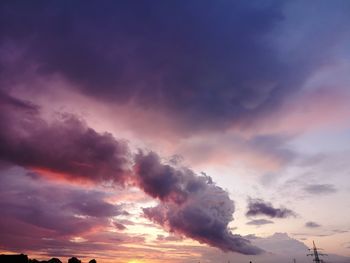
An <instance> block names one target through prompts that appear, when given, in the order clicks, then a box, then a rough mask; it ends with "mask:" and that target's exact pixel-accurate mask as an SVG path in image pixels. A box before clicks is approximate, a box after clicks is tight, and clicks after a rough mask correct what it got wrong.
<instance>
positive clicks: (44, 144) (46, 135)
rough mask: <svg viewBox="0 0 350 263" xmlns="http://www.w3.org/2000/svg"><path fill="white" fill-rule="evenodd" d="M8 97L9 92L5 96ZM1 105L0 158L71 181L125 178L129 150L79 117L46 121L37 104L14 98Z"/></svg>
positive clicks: (63, 117) (62, 117) (60, 116)
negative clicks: (90, 126)
mask: <svg viewBox="0 0 350 263" xmlns="http://www.w3.org/2000/svg"><path fill="white" fill-rule="evenodd" d="M2 97H4V96H2ZM5 99H6V101H5V100H4V99H3V102H6V103H3V104H2V105H1V106H0V110H1V113H0V121H1V126H0V127H1V130H0V144H1V145H2V147H1V149H0V159H1V160H3V161H8V162H12V163H15V164H17V165H21V166H25V167H30V168H32V169H37V170H41V171H42V170H44V171H49V172H55V173H59V175H61V176H63V177H69V178H70V179H79V178H80V179H86V180H91V181H115V182H118V183H122V182H123V181H125V178H124V176H125V172H126V171H127V166H128V158H129V156H128V155H129V152H128V151H129V150H128V147H127V144H126V143H125V142H124V141H122V140H120V141H117V140H115V139H114V138H113V136H112V135H111V134H108V133H104V134H99V133H97V132H96V131H95V130H93V129H91V128H89V127H87V126H86V125H85V123H84V122H83V121H81V120H80V119H78V118H77V117H75V116H73V115H67V114H58V115H56V119H55V120H52V121H51V122H48V121H45V120H44V119H43V118H42V117H41V116H40V115H39V112H38V110H37V107H34V106H32V105H31V104H29V103H27V102H24V101H20V100H18V99H15V98H12V97H9V96H8V97H7V98H6V97H5Z"/></svg>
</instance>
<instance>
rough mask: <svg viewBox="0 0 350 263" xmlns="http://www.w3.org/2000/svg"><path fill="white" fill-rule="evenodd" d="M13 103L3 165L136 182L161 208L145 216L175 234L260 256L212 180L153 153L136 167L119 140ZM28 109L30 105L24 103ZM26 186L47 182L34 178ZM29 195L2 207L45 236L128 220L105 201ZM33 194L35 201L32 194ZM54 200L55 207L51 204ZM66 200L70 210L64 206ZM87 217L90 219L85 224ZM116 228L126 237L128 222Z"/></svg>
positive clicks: (6, 120) (6, 111) (4, 123)
mask: <svg viewBox="0 0 350 263" xmlns="http://www.w3.org/2000/svg"><path fill="white" fill-rule="evenodd" d="M14 100H15V99H13V100H8V101H7V103H3V104H2V105H0V107H1V112H0V121H1V130H0V143H1V145H2V147H1V150H0V159H1V160H4V161H7V162H10V163H14V164H17V165H19V166H23V167H27V168H30V169H33V168H34V169H42V170H50V171H52V172H55V173H56V174H54V175H53V176H58V177H61V176H62V175H61V174H62V173H63V174H64V176H65V177H67V178H70V179H88V180H90V181H93V182H98V183H101V182H105V181H107V182H112V183H114V184H124V183H125V181H128V182H129V183H131V182H133V183H134V184H135V185H136V186H138V187H139V188H141V189H142V190H143V191H145V192H146V193H147V194H149V195H150V196H152V197H154V198H158V199H159V200H160V201H161V203H160V204H159V205H158V206H157V207H153V208H145V209H144V213H145V215H146V216H147V217H148V218H150V219H151V220H153V221H154V222H156V223H158V224H160V225H162V226H164V227H165V228H167V229H169V230H170V231H174V232H177V233H179V234H181V235H184V236H187V237H189V238H193V239H195V240H197V241H199V242H201V243H206V244H208V245H210V246H213V247H217V248H219V249H221V250H223V251H235V252H239V253H243V254H258V253H260V252H261V250H260V249H259V248H257V247H255V246H253V245H251V244H250V242H249V241H248V240H246V239H244V238H242V237H241V236H239V235H234V234H232V232H231V231H230V230H229V229H228V224H229V223H230V221H231V220H232V219H233V218H232V214H233V212H234V203H233V201H232V200H231V199H230V198H229V196H228V193H227V192H226V191H224V190H223V189H222V188H220V187H218V186H216V185H215V184H214V183H213V181H212V180H211V178H210V177H208V176H206V175H205V174H204V175H202V176H198V175H196V174H195V173H194V172H192V171H191V170H190V169H188V168H183V167H174V166H171V165H170V164H164V163H162V162H161V160H160V158H159V156H158V155H157V154H155V153H153V152H150V153H148V154H144V153H143V152H142V151H140V152H139V153H138V154H137V155H135V158H134V160H130V159H131V154H129V150H128V147H127V145H125V144H124V143H123V142H120V141H117V140H115V139H114V137H113V136H112V135H110V134H99V133H97V132H95V131H94V130H92V129H91V128H89V127H87V126H86V125H85V124H84V123H82V122H81V121H80V120H78V119H77V118H76V117H74V116H68V117H65V116H64V117H62V118H59V119H58V120H54V121H52V122H50V123H48V122H46V121H45V120H44V119H42V118H41V117H40V115H39V113H40V112H39V110H35V111H34V112H33V110H32V109H31V108H30V109H29V111H28V109H27V107H26V106H24V107H22V106H20V107H17V106H18V103H13V102H14ZM14 104H15V105H14ZM19 104H20V105H22V104H21V103H19ZM23 105H26V104H25V102H23ZM131 163H133V165H134V166H133V167H131V165H130V164H131ZM170 163H171V164H172V165H175V164H174V162H170ZM127 168H128V169H127ZM131 169H132V170H131ZM40 172H41V170H39V173H40ZM57 173H59V174H57ZM27 178H30V179H31V180H39V179H40V177H38V176H34V175H33V174H30V175H29V176H27ZM2 187H5V188H4V190H5V189H11V188H9V187H7V186H6V184H3V185H2ZM23 187H24V186H23V185H22V188H18V187H16V188H17V191H16V192H14V193H12V194H11V192H10V193H7V191H2V192H1V194H3V195H4V197H3V198H2V199H0V200H4V203H2V202H0V205H2V207H1V208H2V209H3V210H6V212H7V213H9V216H13V217H15V218H17V219H18V220H21V221H23V222H25V223H26V224H29V225H35V226H37V227H40V228H44V229H49V230H54V231H58V232H60V233H67V234H72V233H71V231H73V232H74V233H79V232H80V231H83V230H88V229H91V228H92V227H93V226H95V225H96V224H98V222H100V221H101V220H102V221H103V222H105V220H107V218H109V217H112V216H115V215H121V214H123V215H125V214H127V212H125V211H122V210H121V209H120V208H119V207H116V206H114V205H112V204H109V203H107V202H105V201H103V199H101V198H100V197H98V196H97V197H94V195H90V194H86V195H85V194H84V193H80V192H78V193H74V194H72V193H69V192H67V193H65V195H64V193H63V192H62V191H57V190H56V189H50V188H47V189H45V188H43V190H39V189H38V188H39V186H38V187H37V188H35V190H36V191H34V190H33V189H31V188H30V187H29V188H28V189H27V188H25V187H24V188H23ZM28 191H31V192H33V191H34V192H35V193H31V194H29V193H28ZM17 195H19V196H17ZM29 197H30V198H31V200H30V202H29V203H28V204H26V203H25V202H24V201H27V200H28V199H27V198H29ZM60 197H62V200H61V198H60ZM50 198H51V199H52V201H50V202H48V201H47V200H50ZM63 200H65V202H64V203H60V202H61V201H63ZM67 200H69V201H67ZM58 210H59V212H57V211H58ZM67 211H68V212H67ZM56 212H57V214H56ZM72 213H74V214H72ZM73 215H77V216H73ZM86 217H88V218H89V219H88V220H86V219H85V218H86ZM114 225H115V227H116V228H118V229H120V230H123V229H124V228H125V225H124V224H123V223H121V222H117V223H115V224H114Z"/></svg>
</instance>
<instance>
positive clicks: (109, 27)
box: [0, 1, 349, 129]
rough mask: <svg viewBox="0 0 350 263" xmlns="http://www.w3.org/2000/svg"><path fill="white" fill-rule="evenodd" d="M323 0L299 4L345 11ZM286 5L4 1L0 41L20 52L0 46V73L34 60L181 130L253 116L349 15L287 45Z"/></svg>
mask: <svg viewBox="0 0 350 263" xmlns="http://www.w3.org/2000/svg"><path fill="white" fill-rule="evenodd" d="M322 6H323V5H320V6H317V7H314V6H313V7H312V8H309V9H308V8H305V9H303V11H304V12H306V13H307V16H308V17H309V18H310V19H308V22H309V21H310V22H309V23H312V26H313V27H314V25H317V24H322V23H321V22H320V21H319V20H318V19H319V18H318V17H317V16H315V13H317V12H320V13H321V14H324V15H325V14H327V15H328V16H327V18H325V19H329V20H330V21H331V20H332V18H333V14H344V11H343V10H344V9H345V10H346V8H342V7H341V6H340V5H339V4H334V3H333V4H329V6H328V5H326V6H327V8H332V11H333V12H327V13H322V11H323V10H322ZM285 8H288V6H287V7H286V5H285V2H284V1H271V2H269V3H267V4H265V5H261V4H259V3H258V2H255V1H248V2H247V1H233V2H231V1H214V2H213V1H204V2H201V3H200V8H198V2H196V1H180V2H178V1H176V2H173V3H164V2H163V1H152V3H147V4H146V3H139V4H138V5H135V4H134V3H132V2H126V3H120V2H114V1H107V2H103V3H99V5H96V4H94V3H90V2H89V3H86V2H81V1H78V2H75V3H74V4H71V5H64V4H63V3H61V2H44V3H43V2H40V3H37V4H31V5H29V4H18V3H16V2H11V1H9V2H4V3H1V7H0V17H1V18H2V20H1V22H2V30H1V35H0V43H2V44H4V45H5V44H7V45H12V46H11V48H12V49H15V50H16V48H17V49H20V50H21V52H18V53H19V55H18V58H17V59H16V60H15V62H13V61H11V63H9V62H8V60H9V59H8V58H7V56H6V55H8V54H6V52H4V54H3V55H2V57H1V58H0V60H1V61H2V63H0V67H1V68H2V69H4V71H5V72H4V74H3V75H2V78H3V79H4V80H6V83H11V81H12V80H13V79H17V76H18V75H19V74H20V73H21V72H24V71H25V70H26V69H28V68H30V66H31V67H33V65H38V66H37V68H36V74H37V75H39V76H44V77H46V76H53V75H57V74H58V75H60V76H62V77H63V78H65V79H66V80H68V81H69V82H70V83H71V84H72V86H74V87H75V88H76V89H78V90H79V91H81V92H82V93H84V94H88V95H89V96H92V97H94V98H98V99H102V100H104V101H107V102H113V103H119V104H125V103H129V102H134V106H135V107H139V108H141V109H143V108H151V109H153V110H156V111H159V110H160V111H166V112H167V113H168V114H169V115H171V116H172V117H173V118H176V119H178V120H179V121H180V122H181V123H183V124H184V126H186V127H187V128H188V129H200V128H208V127H209V128H215V127H220V128H222V127H228V126H230V125H231V124H232V123H238V122H245V123H250V122H251V121H254V120H257V119H259V117H261V116H262V115H263V114H265V113H267V112H272V111H274V110H275V109H278V107H279V106H280V105H281V102H282V101H283V100H284V99H286V98H287V97H288V95H289V94H291V93H294V92H296V91H298V90H300V87H301V86H302V84H303V83H304V81H305V80H306V79H307V78H308V77H309V76H310V75H311V74H312V73H313V72H314V71H315V70H317V69H318V68H319V67H320V65H322V63H323V62H324V61H329V59H330V58H329V57H330V55H329V54H330V53H331V50H332V47H333V46H332V43H333V41H334V43H337V42H336V41H339V40H341V39H342V36H343V33H342V30H339V27H340V26H341V25H346V24H348V23H349V19H348V16H344V15H343V16H342V15H338V16H337V19H340V18H342V20H341V21H339V22H338V23H328V24H327V27H322V28H319V27H317V28H316V30H317V32H318V34H317V35H318V36H324V37H323V38H322V41H319V38H314V37H313V35H314V34H305V32H303V28H298V29H300V31H301V33H300V34H301V35H302V36H303V37H300V38H294V39H293V36H292V34H289V35H288V36H289V38H288V39H290V38H291V39H292V41H288V48H286V47H285V44H284V43H282V44H281V43H279V42H280V41H281V39H282V40H283V36H282V37H281V35H280V31H282V32H286V34H288V32H289V30H292V29H290V28H289V27H288V26H289V21H290V20H292V21H294V20H293V19H296V17H298V15H300V13H299V12H296V14H294V13H293V15H290V14H289V13H288V12H286V11H285ZM314 9H316V10H314ZM296 10H297V9H296ZM329 13H330V14H329ZM32 14H35V15H32ZM150 14H152V15H150ZM287 14H288V15H289V16H291V17H286V15H287ZM304 15H305V14H304ZM62 21H65V23H66V24H65V23H62ZM67 25H69V26H67ZM208 25H210V26H208ZM309 26H310V24H309ZM305 27H306V28H307V26H305ZM344 31H345V30H344ZM293 32H294V31H293ZM345 32H346V31H345ZM282 35H283V34H282ZM301 41H303V44H304V45H303V48H300V46H299V45H301V43H300V42H301ZM8 43H10V44H8ZM305 43H308V45H307V46H306V45H305ZM293 44H294V45H293ZM290 45H292V46H290ZM280 46H282V47H280ZM315 46H316V47H317V48H315ZM337 46H338V47H339V45H337ZM19 47H23V48H19ZM311 47H312V48H311ZM281 49H282V50H281ZM285 50H292V51H293V52H284V51H285ZM305 50H306V51H305ZM29 65H30V66H29ZM7 80H11V81H7ZM194 121H195V123H196V125H193V122H194Z"/></svg>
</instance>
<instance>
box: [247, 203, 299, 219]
mask: <svg viewBox="0 0 350 263" xmlns="http://www.w3.org/2000/svg"><path fill="white" fill-rule="evenodd" d="M260 215H265V216H268V217H271V218H287V217H291V216H295V213H294V212H293V211H292V210H290V209H287V208H274V207H273V205H272V204H271V203H268V202H265V201H263V200H261V199H250V200H249V203H248V211H247V212H246V216H248V217H251V216H260Z"/></svg>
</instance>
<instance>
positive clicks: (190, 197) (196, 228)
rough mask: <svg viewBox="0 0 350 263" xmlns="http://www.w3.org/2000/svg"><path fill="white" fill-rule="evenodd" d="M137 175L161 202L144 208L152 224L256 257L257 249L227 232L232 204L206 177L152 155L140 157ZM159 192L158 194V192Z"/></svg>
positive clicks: (141, 185) (137, 159)
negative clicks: (162, 161)
mask: <svg viewBox="0 0 350 263" xmlns="http://www.w3.org/2000/svg"><path fill="white" fill-rule="evenodd" d="M136 163H137V167H136V174H137V176H138V182H139V185H140V187H141V188H142V189H144V191H145V192H146V193H148V194H150V195H151V196H153V197H156V198H158V199H160V200H161V201H162V202H161V203H160V204H159V205H158V206H156V207H151V208H144V209H143V211H144V214H145V216H146V217H147V218H149V219H150V220H152V221H153V222H155V223H157V224H160V225H161V226H163V227H165V228H167V229H169V230H170V232H175V233H177V234H180V235H184V236H187V237H190V238H192V239H195V240H197V241H199V242H201V243H206V244H208V245H210V246H213V247H217V248H220V249H221V250H223V251H234V252H239V253H242V254H249V255H251V254H259V253H261V252H262V250H260V249H259V248H257V247H255V246H253V245H251V244H250V242H249V241H248V240H246V239H244V238H243V237H241V236H239V235H234V234H232V232H231V231H230V230H229V229H228V223H229V222H230V221H231V220H232V219H233V218H232V214H233V212H234V203H233V201H232V200H231V199H230V198H229V196H228V194H227V192H225V191H224V190H223V189H222V188H220V187H218V186H216V185H215V184H214V183H212V182H211V179H210V178H209V177H207V176H196V175H195V174H194V173H193V172H192V171H191V170H189V169H187V168H178V169H176V168H174V167H172V166H170V165H167V164H162V163H161V161H160V159H159V157H158V156H157V155H156V154H155V153H152V152H151V153H149V154H147V155H145V154H143V153H139V154H138V156H137V157H136ZM159 188H161V189H162V190H161V191H159V190H158V189H159Z"/></svg>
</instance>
